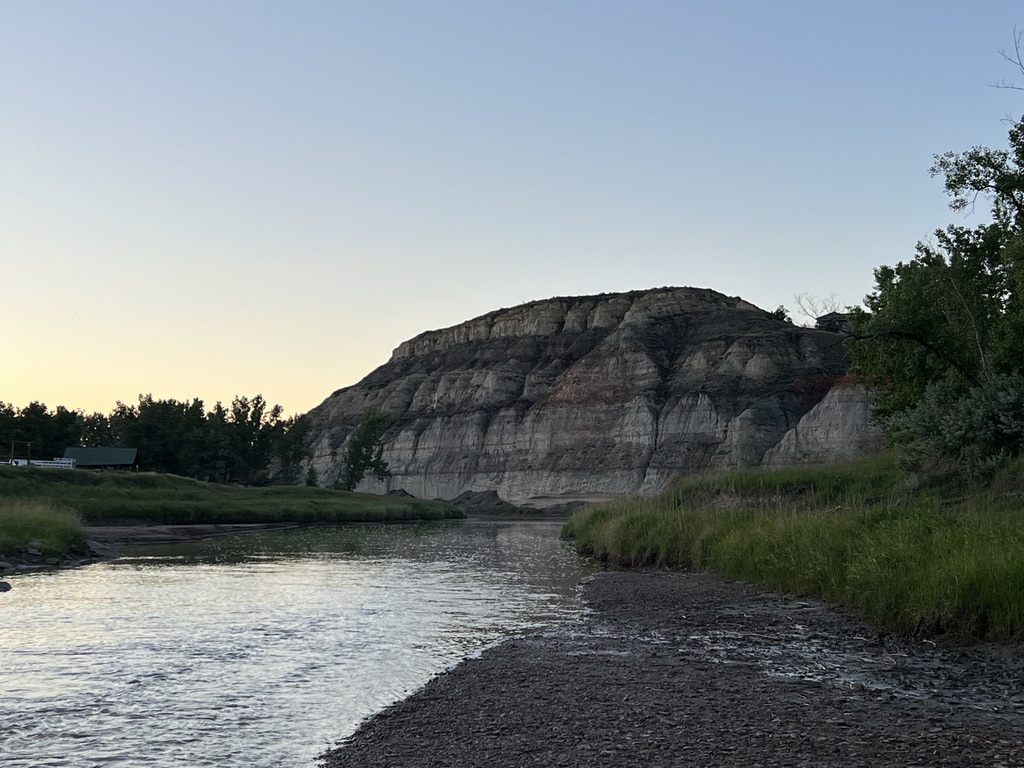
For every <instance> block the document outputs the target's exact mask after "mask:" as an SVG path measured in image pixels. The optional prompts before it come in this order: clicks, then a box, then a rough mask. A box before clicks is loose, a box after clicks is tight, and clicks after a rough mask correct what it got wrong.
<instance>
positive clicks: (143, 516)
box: [0, 467, 463, 525]
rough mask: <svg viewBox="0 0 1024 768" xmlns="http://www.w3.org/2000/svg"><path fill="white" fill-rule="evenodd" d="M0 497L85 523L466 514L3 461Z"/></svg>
mask: <svg viewBox="0 0 1024 768" xmlns="http://www.w3.org/2000/svg"><path fill="white" fill-rule="evenodd" d="M0 499H2V500H8V501H10V500H24V501H30V500H31V501H39V502H42V503H45V504H49V505H51V506H55V507H67V508H70V509H73V510H75V511H76V512H77V513H78V514H79V515H80V516H81V519H82V520H83V521H84V522H85V523H86V524H91V525H97V524H101V523H113V522H118V523H120V522H126V521H128V522H146V523H159V524H167V525H176V524H196V523H280V522H289V523H339V522H383V521H399V520H444V519H450V518H459V517H462V516H463V515H462V513H461V512H460V511H459V510H458V509H457V508H456V507H454V506H453V505H451V504H448V503H447V502H439V501H425V500H422V499H413V498H408V497H390V496H372V495H369V494H360V493H347V492H345V491H335V490H330V489H326V488H306V487H299V486H270V487H266V488H244V487H241V486H232V485H219V484H216V483H205V482H201V481H198V480H190V479H188V478H183V477H177V476H174V475H161V474H155V473H117V472H107V473H93V472H85V471H82V470H58V469H32V468H31V467H0Z"/></svg>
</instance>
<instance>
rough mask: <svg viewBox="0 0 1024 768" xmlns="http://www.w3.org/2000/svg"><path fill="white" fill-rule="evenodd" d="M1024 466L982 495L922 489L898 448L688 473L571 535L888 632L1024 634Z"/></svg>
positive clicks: (975, 638) (635, 560) (573, 526)
mask: <svg viewBox="0 0 1024 768" xmlns="http://www.w3.org/2000/svg"><path fill="white" fill-rule="evenodd" d="M1022 475H1024V467H1022V465H1021V464H1016V465H1015V466H1014V467H1011V468H1010V469H1009V470H1007V471H1006V472H1004V473H1003V474H1002V475H1001V476H1000V477H998V478H996V480H995V481H994V482H993V483H991V484H989V485H988V486H987V487H986V488H985V489H983V490H976V491H975V492H973V493H971V494H969V495H967V496H961V497H959V498H956V499H952V498H949V496H950V495H951V494H952V493H953V492H954V486H953V485H952V484H950V483H946V484H945V485H943V486H939V485H936V486H933V487H931V488H929V489H918V488H911V487H910V486H909V485H908V483H907V480H906V478H905V477H904V476H903V475H902V474H901V473H900V472H899V470H898V469H897V468H896V466H895V463H894V461H893V460H892V458H891V457H889V456H886V455H881V456H875V457H871V458H869V459H865V460H862V461H858V462H853V463H850V464H846V465H842V466H836V467H826V468H813V469H786V470H777V471H767V470H763V471H745V472H738V473H735V474H731V475H727V476H723V477H719V478H698V479H691V480H688V481H685V482H683V483H682V484H680V485H678V486H677V487H675V488H673V489H672V490H671V491H669V492H667V493H665V494H663V495H662V496H659V497H655V498H636V499H628V500H622V501H617V502H614V503H610V504H606V505H602V506H598V507H591V508H588V509H586V510H583V511H581V512H578V513H577V514H575V515H574V516H573V517H572V518H571V519H570V521H569V523H567V525H566V526H565V534H566V535H567V536H571V537H574V538H575V542H576V547H577V549H578V550H579V551H580V552H582V553H587V554H593V555H596V556H597V557H599V558H601V559H603V560H605V561H607V562H609V563H612V564H619V565H630V566H637V565H657V566H665V567H672V568H710V569H713V570H716V571H720V572H722V573H725V574H726V575H728V576H732V577H735V578H741V579H745V580H749V581H753V582H758V583H762V584H766V585H769V586H772V587H775V588H777V589H780V590H785V591H789V592H795V593H799V594H806V595H813V596H817V597H822V598H824V599H826V600H829V601H832V602H835V603H838V604H840V605H842V606H844V607H845V608H847V609H848V610H850V611H851V612H853V613H855V614H857V615H859V616H861V617H863V618H865V619H867V620H869V621H871V622H872V623H873V624H875V625H876V626H878V627H879V628H880V629H883V630H886V631H892V632H897V633H900V634H903V635H907V636H916V637H921V638H929V639H934V640H942V641H946V642H955V643H973V642H1002V643H1014V642H1021V641H1024V559H1022V557H1021V554H1022V552H1024V509H1022V507H1024V503H1022V502H1021V500H1020V499H1021V491H1022V488H1021V480H1020V478H1021V477H1022Z"/></svg>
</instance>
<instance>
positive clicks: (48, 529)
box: [0, 499, 85, 557]
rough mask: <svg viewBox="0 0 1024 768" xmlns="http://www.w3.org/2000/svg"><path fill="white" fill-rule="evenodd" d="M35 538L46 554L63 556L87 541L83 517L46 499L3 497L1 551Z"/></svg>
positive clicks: (18, 547)
mask: <svg viewBox="0 0 1024 768" xmlns="http://www.w3.org/2000/svg"><path fill="white" fill-rule="evenodd" d="M33 542H34V543H35V546H36V547H38V549H39V551H40V552H41V553H42V554H43V555H46V556H53V557H63V556H65V555H67V554H68V553H69V552H71V551H72V550H75V549H78V548H80V547H81V546H82V545H83V544H84V543H85V531H84V529H83V528H82V521H81V518H80V517H79V516H78V514H77V513H76V512H75V511H74V510H71V509H66V508H61V507H57V506H54V505H53V504H50V503H48V502H45V501H37V500H31V499H19V500H10V499H4V500H0V555H5V554H10V553H13V552H17V551H19V550H22V549H24V548H25V547H27V546H29V544H31V543H33Z"/></svg>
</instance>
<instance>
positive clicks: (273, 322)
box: [0, 0, 1024, 414]
mask: <svg viewBox="0 0 1024 768" xmlns="http://www.w3.org/2000/svg"><path fill="white" fill-rule="evenodd" d="M1015 26H1016V27H1018V28H1019V29H1021V30H1024V6H1021V5H1020V3H1019V0H1017V1H1016V2H1002V1H996V0H993V1H988V0H978V2H974V3H964V2H962V1H961V2H947V1H946V0H927V1H925V0H885V1H884V2H882V1H879V0H861V2H857V3H833V2H825V1H824V0H813V1H812V0H774V2H770V3H769V2H764V1H763V0H731V1H730V0H671V1H669V0H664V1H663V0H628V1H627V0H621V1H617V2H608V1H606V0H586V1H584V0H578V1H577V0H373V1H372V2H369V1H367V0H360V1H359V2H350V1H349V0H328V1H324V2H320V1H319V0H289V1H288V2H284V0H281V1H280V2H267V1H264V0H202V1H201V2H193V1H192V0H175V1H174V2H163V3H157V2H137V0H130V1H129V0H125V1H123V2H113V1H110V0H90V1H89V2H78V1H77V0H62V1H61V2H57V1H55V0H33V2H29V3H26V2H23V0H0V322H2V325H3V328H4V329H5V333H3V336H2V340H0V350H2V352H0V401H3V402H6V403H8V404H12V405H14V406H16V407H24V406H25V405H27V404H28V403H29V402H31V401H41V402H44V403H46V404H47V405H49V406H50V407H51V408H52V407H55V406H57V405H64V406H66V407H68V408H72V409H81V410H83V411H85V412H93V411H100V412H103V413H109V412H110V411H111V410H112V409H113V407H114V406H115V404H116V402H117V401H123V402H126V403H135V402H137V397H138V395H140V394H144V393H150V394H152V395H153V396H154V397H156V398H175V399H178V400H191V399H192V398H196V397H198V398H200V399H202V400H203V401H204V402H205V403H206V405H207V407H211V406H212V405H213V403H215V402H216V401H218V400H220V401H223V402H225V403H226V402H229V401H230V400H231V399H232V398H233V397H234V396H235V395H249V396H251V395H254V394H257V393H259V394H262V395H263V396H264V397H265V398H266V399H267V400H268V401H269V402H271V403H279V404H281V405H282V406H283V407H284V410H285V413H286V414H293V413H302V412H305V411H307V410H309V409H310V408H312V407H314V406H315V405H317V404H318V403H320V402H321V401H322V400H324V398H326V397H327V396H328V395H330V393H331V392H332V391H334V390H335V389H338V388H340V387H343V386H347V385H350V384H353V383H355V382H357V381H358V380H359V379H361V378H362V377H363V376H365V375H366V374H367V373H369V372H370V371H371V370H372V369H374V368H375V367H377V366H378V365H381V364H383V363H384V362H386V361H387V359H388V358H389V356H390V354H391V351H392V350H393V349H394V348H395V347H396V346H398V344H400V343H401V342H402V341H404V340H406V339H408V338H411V337H413V336H415V335H417V334H419V333H421V332H423V331H427V330H432V329H436V328H443V327H447V326H450V325H454V324H457V323H459V322H462V321H464V320H468V319H470V318H473V317H476V316H479V315H481V314H484V313H486V312H489V311H492V310H495V309H499V308H502V307H511V306H515V305H517V304H521V303H524V302H528V301H533V300H537V299H546V298H550V297H553V296H575V295H587V294H594V293H602V292H617V291H629V290H637V289H644V288H652V287H660V286H698V287H706V288H713V289H715V290H717V291H720V292H722V293H724V294H727V295H730V296H741V297H743V298H744V299H746V300H748V301H750V302H753V303H754V304H757V305H758V306H760V307H763V308H765V309H769V310H771V309H775V308H776V307H778V306H779V305H785V306H787V307H788V308H789V309H790V311H791V313H792V314H793V315H794V316H795V317H796V319H797V320H798V321H801V320H803V318H801V317H800V315H799V309H798V307H797V302H796V297H797V296H801V295H805V296H809V297H818V298H819V299H828V300H830V301H831V302H832V303H834V304H836V305H839V306H847V305H856V304H860V303H861V301H862V300H863V298H864V296H865V295H866V294H867V293H868V292H869V291H871V289H872V286H873V275H872V270H873V269H874V268H875V267H877V266H879V265H882V264H895V263H897V262H899V261H906V260H908V259H910V258H912V257H913V255H914V246H915V244H916V243H917V242H918V241H920V240H922V239H925V238H928V237H929V235H930V233H932V232H933V231H934V230H935V229H937V228H940V227H944V226H946V225H947V224H950V223H967V224H969V223H970V221H969V220H968V221H966V222H965V221H964V217H963V215H962V214H957V213H953V212H951V211H950V210H949V209H948V207H947V204H948V198H947V197H946V195H945V193H944V192H943V189H942V182H941V179H935V178H931V177H930V175H929V173H928V169H929V167H930V166H931V163H932V158H933V155H934V154H935V153H939V152H944V151H947V150H957V151H960V150H966V149H968V148H970V147H971V146H975V145H982V146H991V147H1003V146H1006V134H1007V130H1008V125H1007V122H1006V121H1007V120H1010V119H1016V118H1018V117H1020V115H1021V114H1022V113H1024V92H1020V91H1015V90H1008V89H1000V88H993V87H992V85H993V84H995V83H998V82H999V81H1001V80H1002V79H1004V78H1005V79H1006V80H1009V81H1013V82H1016V83H1017V84H1019V85H1022V86H1024V74H1022V73H1021V72H1020V71H1019V70H1017V71H1015V70H1014V69H1013V67H1011V66H1010V65H1009V64H1007V63H1006V62H1005V61H1004V60H1003V59H1002V58H1001V57H1000V55H999V51H1000V50H1001V49H1011V48H1012V45H1013V40H1014V29H1015ZM1015 76H1016V80H1015V79H1014V78H1015Z"/></svg>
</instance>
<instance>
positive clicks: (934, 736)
mask: <svg viewBox="0 0 1024 768" xmlns="http://www.w3.org/2000/svg"><path fill="white" fill-rule="evenodd" d="M584 595H585V599H586V602H587V604H588V606H589V607H590V609H591V612H590V614H589V617H588V619H587V620H586V621H585V622H584V623H583V624H581V625H579V626H574V627H565V628H561V629H558V630H556V631H552V632H548V633H544V634H538V635H532V636H528V637H523V638H519V639H515V640H512V641H508V642H506V643H504V644H502V645H500V646H497V647H496V648H493V649H491V650H489V651H487V652H485V653H484V654H483V655H482V656H481V657H479V658H476V659H470V660H467V661H465V662H463V663H462V664H460V665H458V666H457V667H455V668H454V669H452V670H450V671H449V672H447V673H445V674H442V675H440V676H438V677H436V678H435V679H434V680H432V681H431V682H430V683H428V684H427V685H426V686H425V687H424V688H422V689H421V690H420V691H418V692H416V693H415V694H413V695H412V696H411V697H409V698H407V699H405V700H403V701H401V702H399V703H397V704H395V705H394V706H392V707H390V708H389V709H387V710H385V711H384V712H382V713H380V714H379V715H377V716H375V717H374V718H372V719H370V720H368V721H366V722H365V723H364V724H363V725H362V726H361V727H360V728H359V730H358V731H357V732H356V733H355V734H354V735H353V736H352V737H351V738H350V739H348V740H346V741H345V742H343V744H342V745H340V746H339V747H338V748H335V749H334V750H331V751H330V752H328V753H326V754H325V755H324V756H323V757H322V758H321V759H322V762H323V765H324V766H326V767H327V768H341V767H342V766H362V767H363V768H374V767H376V766H380V767H381V768H383V766H388V767H389V768H402V767H409V768H412V767H413V766H415V767H417V768H419V767H421V766H422V767H426V766H431V767H432V766H438V767H440V766H453V765H458V766H488V768H505V767H506V766H508V767H509V768H511V767H512V766H532V765H543V766H616V768H622V766H644V767H645V768H648V767H649V766H652V765H657V766H744V768H754V767H755V766H801V765H807V766H873V767H874V766H894V767H895V766H925V765H927V766H934V765H961V766H980V765H985V766H1000V765H1002V766H1017V765H1024V654H1022V652H1021V649H1019V648H987V647H982V648H956V649H939V648H935V647H933V646H930V645H928V644H927V643H924V644H911V643H908V642H905V641H901V640H898V639H894V638H890V637H885V636H881V635H879V634H878V633H877V632H874V631H872V630H871V629H869V628H868V627H867V626H865V625H863V624H861V623H860V622H857V621H854V620H852V619H850V618H848V617H846V616H844V615H843V614H841V613H839V612H837V611H834V610H832V609H831V608H829V607H827V606H825V605H823V604H822V603H819V602H815V601H810V600H805V599H798V598H793V597H787V596H781V595H778V594H775V593H773V592H769V591H765V590H761V589H758V588H755V587H752V586H750V585H747V584H743V583H737V582H728V581H726V580H724V579H722V578H720V577H718V576H716V575H713V574H708V573H678V572H609V573H602V574H600V575H599V576H598V577H596V578H595V579H594V580H592V581H591V582H589V583H588V584H587V585H586V586H585V589H584Z"/></svg>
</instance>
